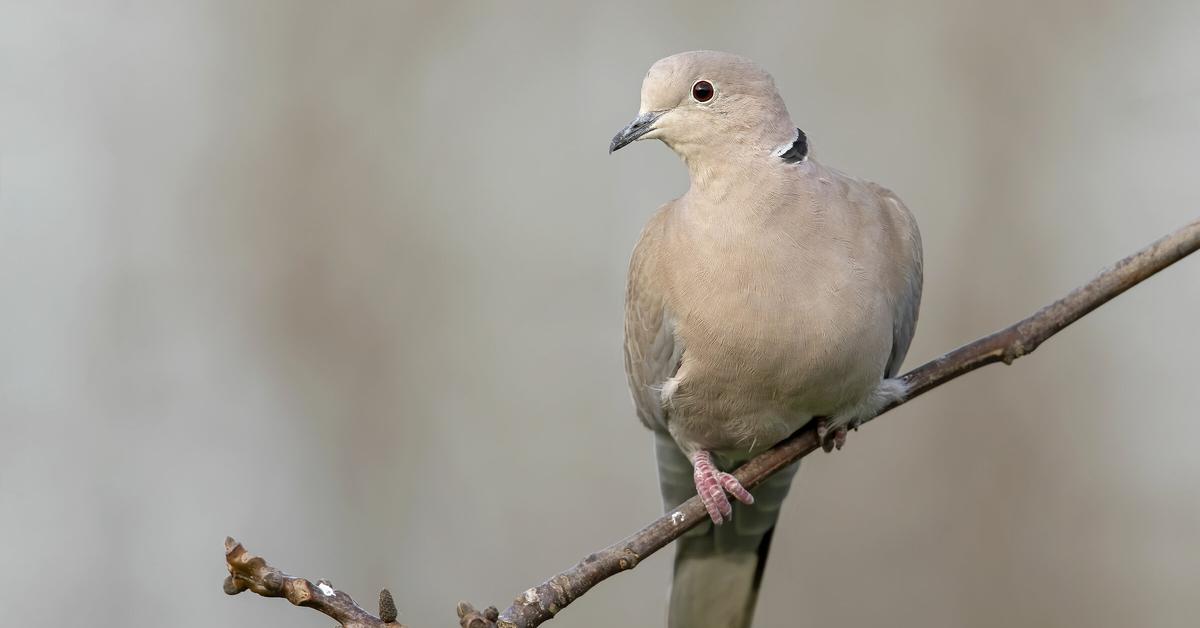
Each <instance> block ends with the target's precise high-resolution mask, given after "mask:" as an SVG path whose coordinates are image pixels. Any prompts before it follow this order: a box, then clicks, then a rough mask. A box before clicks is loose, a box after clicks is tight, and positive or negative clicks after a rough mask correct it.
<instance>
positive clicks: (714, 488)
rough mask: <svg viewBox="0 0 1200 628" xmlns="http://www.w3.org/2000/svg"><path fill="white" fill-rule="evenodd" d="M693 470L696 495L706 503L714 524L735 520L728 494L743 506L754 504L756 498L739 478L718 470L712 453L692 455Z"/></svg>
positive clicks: (706, 508)
mask: <svg viewBox="0 0 1200 628" xmlns="http://www.w3.org/2000/svg"><path fill="white" fill-rule="evenodd" d="M692 468H693V472H692V479H694V480H695V481H696V494H697V495H699V496H700V499H701V500H702V501H703V502H704V509H705V510H707V511H708V516H709V517H711V518H712V521H713V523H715V524H718V525H720V524H721V523H724V522H726V521H729V520H730V519H732V518H733V506H732V505H731V504H730V503H729V498H728V497H726V496H725V493H726V492H728V493H729V494H730V495H733V496H734V497H735V498H736V499H737V500H738V501H740V502H742V503H743V504H753V503H754V496H753V495H751V494H750V491H747V490H746V488H745V487H744V486H742V483H741V482H739V481H738V480H737V478H735V477H733V475H732V474H729V473H725V472H724V471H721V470H719V469H717V467H716V465H715V464H713V459H712V454H711V453H709V452H707V451H704V450H701V451H698V452H696V453H695V454H692Z"/></svg>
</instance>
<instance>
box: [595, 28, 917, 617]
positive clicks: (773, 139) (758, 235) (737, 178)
mask: <svg viewBox="0 0 1200 628" xmlns="http://www.w3.org/2000/svg"><path fill="white" fill-rule="evenodd" d="M647 139H656V140H660V141H661V142H663V143H664V144H666V145H667V146H668V147H669V148H670V149H671V150H673V151H674V152H675V153H676V154H678V155H679V157H680V158H681V159H682V161H683V163H684V164H685V166H686V167H687V171H688V175H689V179H690V184H689V186H688V189H687V191H686V192H685V193H684V194H683V195H682V196H680V197H679V198H677V199H675V200H673V201H670V202H668V203H666V204H665V205H663V206H662V207H660V208H659V209H658V211H657V212H655V213H654V214H653V216H652V217H651V218H650V220H649V222H648V223H647V224H646V226H645V228H644V230H643V231H642V234H641V237H640V239H639V241H638V243H637V245H636V247H635V248H634V252H633V256H632V260H631V261H630V265H629V277H628V286H627V290H626V308H625V347H624V353H625V367H626V371H627V374H628V379H629V387H630V390H631V393H632V396H633V400H634V405H635V407H636V411H637V415H638V417H639V418H640V419H641V421H642V422H643V423H644V424H645V425H646V426H647V427H649V428H650V429H651V430H652V431H653V433H654V435H655V452H656V458H657V462H658V474H659V482H660V486H661V491H662V496H663V501H664V503H665V506H666V507H667V508H668V509H669V508H673V507H674V506H676V505H678V504H679V503H681V502H683V501H685V500H686V499H688V498H690V497H691V496H693V495H699V496H700V498H701V499H702V500H703V502H704V506H705V509H706V511H707V513H708V516H709V520H705V521H704V522H702V523H701V524H700V525H697V526H696V527H695V528H693V529H691V530H689V531H688V532H687V533H686V534H685V535H684V536H683V537H681V538H680V540H679V541H678V543H677V545H676V548H677V549H676V555H675V565H674V573H673V583H672V587H671V595H670V607H669V618H668V624H669V626H671V627H672V628H683V627H691V628H703V627H709V626H712V627H718V628H726V627H730V628H733V627H737V628H741V627H745V626H749V625H750V623H751V621H752V618H753V614H754V607H755V604H756V602H757V598H758V590H759V588H760V584H761V581H762V576H763V571H764V569H765V565H766V558H767V553H768V550H769V548H770V543H771V537H772V535H773V533H774V529H775V525H776V522H777V521H778V518H779V512H780V507H781V504H782V503H783V500H784V498H785V497H786V496H787V493H788V490H789V487H790V484H791V480H792V477H793V476H794V474H795V473H796V470H797V469H798V466H799V463H796V464H795V465H792V466H791V467H789V468H787V469H785V470H783V471H781V472H779V473H777V474H775V475H774V476H772V477H771V478H770V479H768V480H767V481H766V482H765V483H763V484H761V485H759V486H758V487H756V488H755V491H754V493H753V494H751V493H750V492H749V491H747V490H746V489H745V487H743V486H742V485H741V484H740V483H739V482H738V480H737V479H736V478H735V477H734V476H733V475H732V474H731V471H733V470H734V469H736V467H737V466H738V465H740V464H742V463H743V462H745V461H746V460H748V459H749V458H750V457H752V456H753V455H754V454H757V453H761V452H762V451H763V450H765V449H767V448H769V447H771V446H772V445H775V444H776V443H778V442H779V441H781V440H783V439H784V438H786V437H787V436H789V435H790V434H792V433H794V432H795V431H797V430H798V429H800V428H801V427H803V426H805V425H806V424H808V423H809V422H811V421H816V423H817V425H816V427H817V431H818V435H819V436H820V438H821V440H822V445H823V447H824V448H825V450H826V451H829V450H830V449H832V448H834V447H836V448H837V449H841V448H842V445H843V444H844V443H845V438H846V430H847V429H849V428H854V427H856V426H857V425H858V423H859V422H860V421H861V420H862V419H864V418H868V417H871V416H873V415H874V414H875V413H876V412H877V411H878V410H879V409H881V408H882V407H883V406H885V405H887V404H888V403H890V402H892V401H895V400H899V399H901V398H903V397H904V395H905V393H906V389H905V385H904V383H903V382H902V381H901V380H899V379H897V378H896V374H897V372H898V371H899V369H900V365H901V363H902V362H903V361H904V356H905V354H906V353H907V352H908V348H909V344H910V343H911V341H912V337H913V333H914V330H915V328H916V323H917V312H918V309H919V306H920V301H921V284H922V255H921V236H920V233H919V231H918V229H917V224H916V221H915V219H914V218H913V215H912V214H911V213H910V212H909V210H908V208H907V207H906V206H905V205H904V203H902V202H901V201H900V199H899V198H897V196H896V195H895V194H893V193H892V192H891V191H889V190H887V189H885V188H883V187H881V186H879V185H876V184H874V183H871V182H868V181H864V180H860V179H856V178H854V177H851V176H849V175H846V174H843V173H842V172H839V171H838V170H835V169H833V168H830V167H827V166H825V165H823V164H821V163H820V162H818V161H817V160H816V159H814V157H813V153H812V150H811V146H810V142H809V140H808V136H807V135H806V134H805V133H804V132H803V131H801V130H800V129H798V128H797V127H796V125H795V124H794V123H793V122H792V118H791V116H790V114H789V113H788V109H787V106H786V105H785V104H784V102H783V99H782V97H781V96H780V94H779V92H778V90H777V89H776V87H775V82H774V79H773V78H772V77H771V75H770V74H768V73H767V72H766V71H765V70H763V69H762V68H760V67H759V66H758V65H757V64H755V63H754V62H753V61H751V60H749V59H746V58H744V57H741V56H737V55H733V54H729V53H723V52H714V51H696V52H685V53H681V54H677V55H673V56H670V57H667V58H665V59H662V60H659V61H657V62H656V63H654V64H653V65H652V66H651V67H650V70H649V72H647V74H646V77H645V79H644V80H643V82H642V90H641V104H640V108H639V110H638V114H637V117H635V118H634V119H633V121H632V122H630V123H629V124H628V125H627V126H626V127H625V128H623V129H622V130H621V131H620V132H618V133H617V134H616V136H615V137H613V139H612V143H611V144H610V145H609V152H610V153H612V152H614V151H616V150H618V149H620V148H622V147H624V146H626V145H628V144H630V143H632V142H635V141H638V140H647ZM731 498H732V499H731Z"/></svg>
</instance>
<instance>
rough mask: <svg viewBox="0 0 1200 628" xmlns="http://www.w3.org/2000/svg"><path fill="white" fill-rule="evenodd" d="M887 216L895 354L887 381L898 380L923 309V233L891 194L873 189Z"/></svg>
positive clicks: (893, 353) (883, 189)
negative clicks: (890, 248)
mask: <svg viewBox="0 0 1200 628" xmlns="http://www.w3.org/2000/svg"><path fill="white" fill-rule="evenodd" d="M873 187H874V188H875V190H876V194H877V195H878V198H879V200H880V204H881V205H882V207H883V211H884V212H885V215H884V220H885V224H888V225H889V227H890V229H889V230H888V231H889V232H890V234H891V235H892V237H891V238H890V240H889V242H890V244H891V246H892V247H893V249H894V250H893V251H891V252H890V256H889V257H890V259H891V261H892V272H893V273H895V275H894V277H893V279H892V281H890V282H889V285H891V286H893V288H892V292H893V294H892V295H891V296H892V352H891V355H890V356H889V357H888V361H887V368H886V369H885V370H884V377H895V376H896V374H897V373H899V372H900V366H901V365H902V364H903V363H904V356H905V355H907V354H908V347H909V346H910V345H911V344H912V339H913V334H914V333H915V332H916V329H917V314H918V311H919V310H920V308H921V285H922V266H923V263H924V262H923V260H922V255H921V232H920V230H919V229H918V228H917V221H916V219H915V218H913V215H912V212H910V211H909V210H908V207H907V206H905V205H904V202H903V201H901V200H900V198H899V197H897V196H896V195H895V194H893V193H892V191H891V190H888V189H886V188H884V187H881V186H878V185H874V186H873Z"/></svg>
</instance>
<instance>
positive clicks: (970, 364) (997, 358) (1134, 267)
mask: <svg viewBox="0 0 1200 628" xmlns="http://www.w3.org/2000/svg"><path fill="white" fill-rule="evenodd" d="M1198 248H1200V220H1197V221H1195V222H1192V223H1190V224H1188V225H1186V226H1184V227H1182V228H1180V229H1179V230H1177V231H1175V232H1174V233H1172V234H1170V235H1168V236H1166V237H1164V238H1162V239H1160V240H1158V241H1157V242H1154V243H1153V244H1151V245H1150V246H1148V247H1146V248H1144V249H1142V250H1141V251H1138V252H1137V253H1134V254H1133V255H1130V256H1129V257H1127V258H1125V259H1123V260H1121V261H1119V262H1117V263H1116V264H1115V265H1113V266H1112V267H1111V268H1109V269H1107V270H1105V271H1104V272H1102V273H1100V275H1099V276H1097V277H1096V278H1095V279H1093V280H1092V281H1091V282H1089V283H1088V284H1086V285H1084V286H1082V287H1080V288H1077V289H1075V290H1074V291H1072V292H1071V293H1070V294H1068V295H1067V296H1065V297H1063V298H1062V299H1059V300H1058V301H1055V302H1054V303H1052V304H1050V305H1048V306H1046V307H1044V308H1042V309H1041V310H1038V311H1037V312H1036V313H1034V314H1033V315H1031V316H1029V317H1028V318H1025V319H1024V320H1022V321H1020V322H1018V323H1016V324H1014V325H1012V326H1010V327H1007V328H1005V329H1002V330H1000V331H998V332H996V333H994V334H992V335H990V336H987V337H985V338H981V339H979V340H976V341H975V342H972V343H970V344H967V345H964V346H962V347H959V348H958V349H955V350H954V351H951V352H950V353H947V354H945V355H943V356H942V357H940V358H937V359H934V360H931V361H929V362H927V363H925V364H922V365H921V366H919V367H917V368H915V369H913V370H912V371H909V372H908V373H906V374H905V375H903V376H902V378H903V380H904V381H905V382H906V383H907V384H908V386H909V396H908V398H907V399H905V400H904V401H900V402H897V403H895V404H893V405H891V406H888V407H887V408H884V409H883V410H882V411H880V413H879V414H883V413H884V412H887V411H888V410H891V409H892V408H894V407H896V406H898V405H901V404H902V403H904V402H905V401H907V400H909V399H912V398H914V397H917V396H919V395H922V394H924V393H926V392H928V391H930V390H933V389H934V388H937V387H938V386H941V385H942V384H945V383H946V382H949V381H950V380H952V379H955V378H957V377H959V376H960V375H965V374H967V373H970V372H971V371H974V370H975V369H977V368H980V367H982V366H986V365H988V364H993V363H995V362H1004V363H1005V364H1011V363H1012V362H1013V361H1014V360H1016V359H1017V358H1020V357H1022V356H1024V355H1028V354H1029V353H1032V352H1033V351H1034V349H1037V347H1038V346H1039V345H1040V344H1041V343H1043V342H1045V341H1046V340H1047V339H1048V338H1050V337H1051V336H1053V335H1054V334H1056V333H1058V332H1059V331H1061V330H1062V329H1063V328H1065V327H1066V326H1068V325H1070V324H1071V323H1074V322H1075V321H1077V320H1079V319H1080V318H1082V317H1083V316H1084V315H1086V314H1087V313H1088V312H1091V311H1092V310H1094V309H1096V308H1098V307H1100V306H1101V305H1103V304H1104V303H1106V302H1108V301H1109V300H1110V299H1112V298H1114V297H1116V296H1117V295H1119V294H1121V293H1122V292H1125V291H1126V290H1128V289H1129V288H1132V287H1133V286H1135V285H1137V284H1138V283H1140V282H1142V281H1144V280H1145V279H1146V278H1147V277H1150V276H1151V275H1153V274H1155V273H1157V272H1159V271H1160V270H1162V269H1164V268H1166V267H1167V266H1170V265H1171V264H1174V263H1175V262H1177V261H1179V260H1180V259H1183V258H1184V257H1186V256H1187V255H1189V254H1191V253H1193V252H1195V251H1196V250H1197V249H1198ZM871 418H874V417H871ZM867 420H870V419H867ZM864 422H865V421H864ZM817 445H818V439H817V436H816V430H815V428H814V426H813V425H809V426H806V427H805V428H804V429H801V430H800V431H799V432H796V433H795V434H793V435H792V436H790V437H789V438H787V439H786V440H784V441H783V442H781V443H779V444H777V445H775V446H774V447H772V448H771V449H769V450H767V451H766V452H763V453H762V454H760V455H759V456H757V457H755V458H754V459H752V460H750V461H749V462H747V463H746V464H745V465H743V466H742V467H741V468H739V469H738V470H737V471H736V472H735V474H734V475H736V476H737V478H738V480H740V481H741V482H742V485H744V486H745V487H747V488H753V487H755V486H757V485H759V484H761V483H762V482H763V480H765V479H767V478H768V477H769V476H770V475H771V474H773V473H775V472H776V471H779V470H780V469H782V468H784V467H787V466H788V465H790V464H792V463H793V462H795V461H797V460H799V459H801V458H803V457H804V456H806V455H808V454H810V453H812V452H813V451H814V450H816V449H817ZM705 516H706V513H705V510H704V505H703V504H702V503H701V501H700V498H698V497H693V498H691V499H689V500H687V501H686V502H684V503H682V504H680V505H679V507H677V508H675V509H673V510H671V511H670V512H668V513H667V514H665V515H663V516H662V517H660V518H659V519H658V520H656V521H654V522H653V523H651V524H650V525H648V526H646V527H644V528H642V529H641V530H639V531H638V532H637V533H635V534H633V535H632V536H630V537H628V538H626V539H624V540H623V541H620V542H618V543H614V544H613V545H610V546H608V547H606V548H604V549H602V550H600V551H598V552H596V553H594V554H591V555H589V556H588V557H586V558H584V559H583V560H582V561H580V562H579V563H578V564H576V565H575V566H574V567H571V568H570V569H567V570H566V571H564V572H562V573H560V574H558V575H556V576H554V577H553V578H550V579H549V580H547V581H546V582H543V583H542V584H540V585H538V586H536V587H533V588H531V589H528V590H526V591H525V592H524V593H522V594H521V595H520V596H518V597H517V599H516V600H514V601H513V604H512V606H510V607H508V609H506V610H505V611H504V612H503V613H499V614H497V613H496V609H494V608H490V607H489V608H488V609H486V610H485V611H484V612H482V613H480V612H478V611H476V610H475V609H474V607H472V606H471V605H470V604H467V603H465V602H463V603H460V604H459V606H458V616H459V623H460V625H461V626H462V627H463V628H532V627H533V626H537V625H539V624H541V623H542V622H545V621H547V620H549V619H551V618H552V617H554V615H555V614H556V613H558V611H560V610H562V609H563V608H565V607H566V606H567V605H568V604H570V603H571V602H573V601H575V600H576V599H578V598H579V597H580V596H581V595H583V594H584V593H586V592H587V591H588V590H590V589H591V588H592V587H594V586H596V585H597V584H599V583H600V582H602V581H604V580H605V579H607V578H609V577H611V576H614V575H616V574H618V573H620V572H622V571H626V570H629V569H633V568H634V567H636V566H637V565H638V563H639V562H641V561H642V560H643V559H645V558H646V557H647V556H650V555H651V554H653V553H654V552H656V551H658V550H659V549H661V548H663V547H665V546H666V545H667V544H669V543H670V542H671V541H674V540H675V539H677V538H679V537H680V536H681V535H682V534H683V533H684V532H686V531H687V530H689V529H691V528H692V527H693V526H695V525H696V524H698V523H699V522H701V521H703V520H704V517H705ZM226 562H227V563H228V564H229V572H230V574H231V575H230V577H229V578H227V579H226V581H225V591H226V593H230V594H234V593H239V592H241V591H243V590H245V589H250V590H252V591H254V592H255V593H258V594H259V595H265V596H268V597H287V598H288V599H289V600H291V601H292V603H293V604H297V605H300V606H312V607H313V608H316V609H317V610H319V611H321V612H323V613H325V614H326V615H329V616H330V617H333V618H334V619H335V620H337V621H339V622H340V623H341V624H342V625H343V626H345V627H346V628H358V627H360V626H372V627H376V626H385V625H386V626H389V627H395V626H398V624H386V623H384V622H383V621H382V620H380V619H379V618H377V617H374V616H372V615H370V614H369V613H367V612H366V611H363V610H362V609H361V608H359V607H358V606H357V605H355V604H354V601H353V600H351V599H350V597H349V596H348V595H346V594H345V593H342V592H340V591H335V592H333V593H332V594H328V595H325V596H324V597H321V596H320V595H318V596H316V597H314V594H313V592H312V588H313V585H312V583H310V582H309V581H307V580H304V579H302V578H294V577H292V576H287V575H285V574H283V573H281V572H279V571H278V570H277V569H275V568H273V567H271V566H269V565H267V564H266V562H265V561H263V560H262V559H261V558H258V557H256V556H252V555H250V554H248V553H246V552H245V550H244V549H242V547H241V545H240V544H237V543H235V542H233V540H232V539H229V540H227V541H226ZM317 586H318V587H319V586H320V584H318V585H317ZM326 586H328V585H327V584H326ZM331 590H332V589H331ZM293 591H295V593H293Z"/></svg>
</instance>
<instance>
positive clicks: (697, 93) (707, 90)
mask: <svg viewBox="0 0 1200 628" xmlns="http://www.w3.org/2000/svg"><path fill="white" fill-rule="evenodd" d="M712 97H713V86H712V83H709V82H708V81H696V84H695V85H693V86H692V98H695V99H696V102H708V101H710V100H712Z"/></svg>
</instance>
